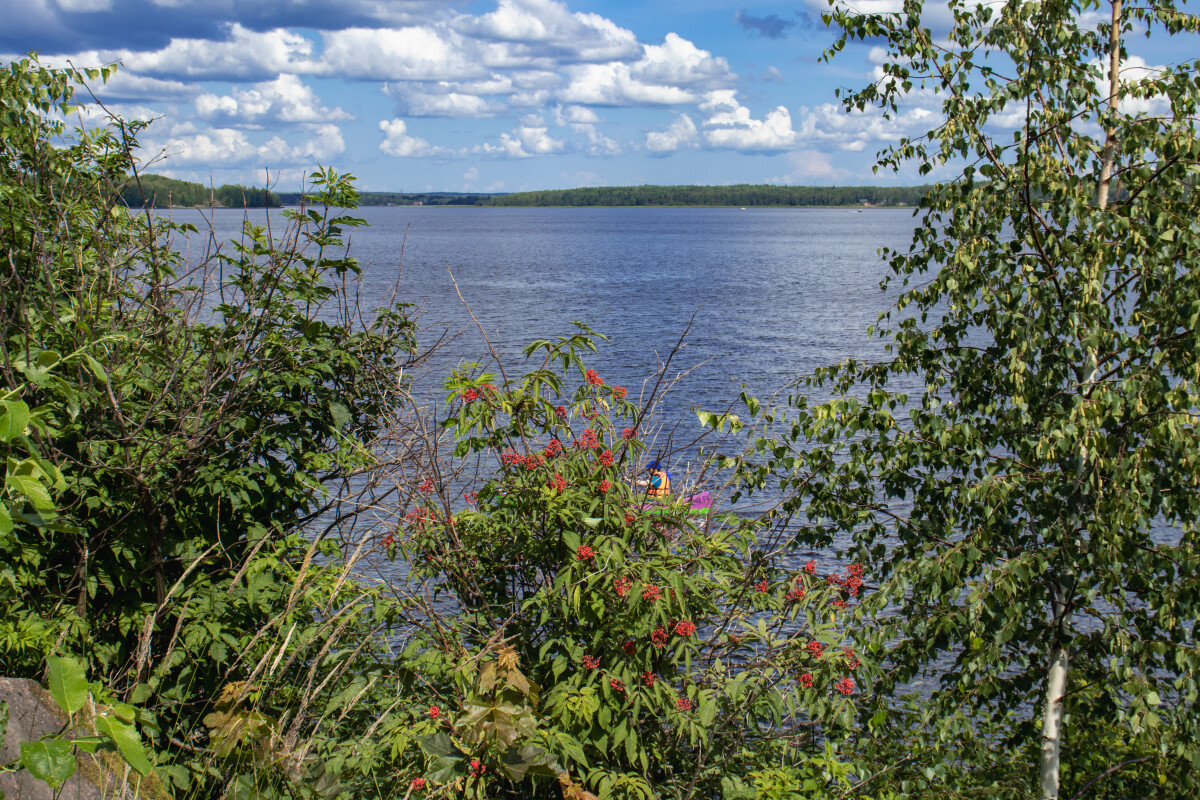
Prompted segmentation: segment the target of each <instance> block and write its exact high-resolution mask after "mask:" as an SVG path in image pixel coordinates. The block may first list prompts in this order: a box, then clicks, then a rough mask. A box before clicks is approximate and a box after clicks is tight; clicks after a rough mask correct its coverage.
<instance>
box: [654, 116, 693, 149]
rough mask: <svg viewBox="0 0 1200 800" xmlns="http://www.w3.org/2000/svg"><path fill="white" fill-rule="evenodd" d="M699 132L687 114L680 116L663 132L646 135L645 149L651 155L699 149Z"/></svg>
mask: <svg viewBox="0 0 1200 800" xmlns="http://www.w3.org/2000/svg"><path fill="white" fill-rule="evenodd" d="M699 146H700V132H699V131H698V130H696V123H694V122H692V118H691V117H689V116H688V115H687V114H680V115H679V117H678V118H677V119H676V120H675V121H674V122H672V123H671V127H669V128H667V129H666V130H665V131H650V132H649V133H647V134H646V149H647V150H649V151H651V152H652V153H670V152H674V151H675V150H679V149H682V148H685V147H699Z"/></svg>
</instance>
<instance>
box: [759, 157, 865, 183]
mask: <svg viewBox="0 0 1200 800" xmlns="http://www.w3.org/2000/svg"><path fill="white" fill-rule="evenodd" d="M787 160H788V164H789V165H791V167H792V169H791V172H789V173H788V174H787V175H784V176H783V177H780V178H772V179H770V180H768V181H767V183H783V184H797V183H807V182H818V183H836V182H840V181H844V180H846V179H847V178H850V177H851V176H852V175H853V173H851V172H850V171H849V170H846V169H842V168H841V167H837V166H834V164H833V162H832V161H831V160H830V156H829V154H828V153H822V152H821V151H819V150H793V151H792V152H790V153H788V154H787Z"/></svg>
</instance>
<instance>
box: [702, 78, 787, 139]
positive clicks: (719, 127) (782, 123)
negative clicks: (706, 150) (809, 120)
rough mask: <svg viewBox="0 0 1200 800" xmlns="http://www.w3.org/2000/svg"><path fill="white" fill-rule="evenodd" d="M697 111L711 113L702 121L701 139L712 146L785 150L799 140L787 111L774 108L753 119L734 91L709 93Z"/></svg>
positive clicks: (782, 108)
mask: <svg viewBox="0 0 1200 800" xmlns="http://www.w3.org/2000/svg"><path fill="white" fill-rule="evenodd" d="M700 109H701V110H703V111H710V112H712V113H711V115H710V116H709V118H708V119H706V120H705V121H704V139H705V141H706V142H708V144H709V145H710V146H711V147H721V148H728V149H732V150H747V151H755V152H770V151H780V150H788V149H790V148H791V147H792V146H794V145H795V144H796V142H797V140H798V135H797V133H796V131H794V130H793V129H792V115H791V114H790V113H789V112H788V110H787V109H786V108H784V107H783V106H777V107H776V108H774V109H772V110H771V111H769V112H768V113H767V116H766V117H765V118H763V119H754V118H753V117H752V116H751V115H750V109H748V108H746V107H745V106H743V105H742V104H741V103H740V102H739V101H738V100H737V97H736V95H735V92H734V91H733V90H722V91H716V92H711V93H710V94H709V95H708V97H707V98H706V99H705V101H704V102H703V103H701V104H700Z"/></svg>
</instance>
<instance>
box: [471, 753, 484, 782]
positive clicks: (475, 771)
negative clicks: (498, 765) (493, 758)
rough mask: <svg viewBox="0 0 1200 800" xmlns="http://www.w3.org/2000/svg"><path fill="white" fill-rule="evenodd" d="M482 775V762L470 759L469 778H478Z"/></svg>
mask: <svg viewBox="0 0 1200 800" xmlns="http://www.w3.org/2000/svg"><path fill="white" fill-rule="evenodd" d="M482 774H483V762H482V761H480V760H479V759H478V758H472V759H471V777H472V778H478V777H479V776H480V775H482Z"/></svg>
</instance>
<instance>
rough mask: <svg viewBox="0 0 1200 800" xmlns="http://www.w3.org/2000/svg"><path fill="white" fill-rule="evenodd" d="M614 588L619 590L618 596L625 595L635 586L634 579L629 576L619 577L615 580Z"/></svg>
mask: <svg viewBox="0 0 1200 800" xmlns="http://www.w3.org/2000/svg"><path fill="white" fill-rule="evenodd" d="M613 588H614V589H616V590H617V597H624V596H625V595H627V594H629V590H630V589H632V588H633V581H631V580H629V578H617V579H616V580H615V581H613Z"/></svg>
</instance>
